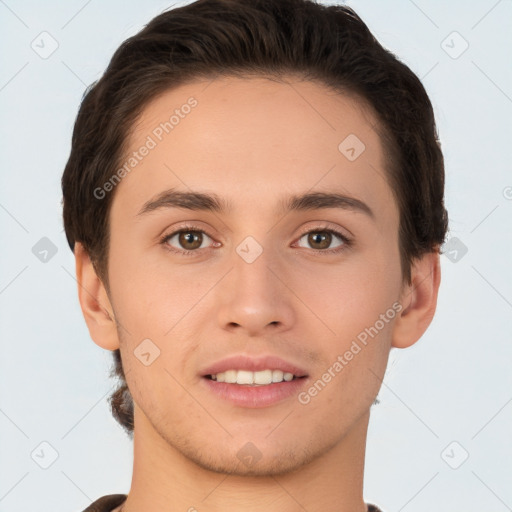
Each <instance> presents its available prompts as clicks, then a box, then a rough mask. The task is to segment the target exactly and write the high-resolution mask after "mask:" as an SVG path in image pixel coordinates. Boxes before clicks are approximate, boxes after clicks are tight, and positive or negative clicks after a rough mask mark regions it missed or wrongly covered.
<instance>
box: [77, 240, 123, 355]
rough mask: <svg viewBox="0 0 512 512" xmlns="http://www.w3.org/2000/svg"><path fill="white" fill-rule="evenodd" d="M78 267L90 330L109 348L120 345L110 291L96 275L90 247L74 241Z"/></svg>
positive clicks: (83, 308)
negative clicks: (109, 296)
mask: <svg viewBox="0 0 512 512" xmlns="http://www.w3.org/2000/svg"><path fill="white" fill-rule="evenodd" d="M73 252H74V254H75V264H76V265H75V268H76V279H77V283H78V300H79V301H80V307H81V308H82V314H83V315H84V318H85V322H86V323H87V327H88V329H89V334H90V336H91V338H92V340H93V341H94V343H96V345H98V346H100V347H102V348H104V349H106V350H115V349H117V348H119V338H118V335H117V329H116V322H115V319H114V313H113V308H112V305H111V304H110V299H109V298H108V294H107V291H106V289H105V287H104V285H103V283H102V281H101V280H100V279H99V277H98V276H97V275H96V270H95V269H94V266H93V264H92V262H91V260H90V258H89V255H88V253H87V251H86V250H85V249H84V247H83V245H82V244H81V243H80V242H75V247H74V251H73Z"/></svg>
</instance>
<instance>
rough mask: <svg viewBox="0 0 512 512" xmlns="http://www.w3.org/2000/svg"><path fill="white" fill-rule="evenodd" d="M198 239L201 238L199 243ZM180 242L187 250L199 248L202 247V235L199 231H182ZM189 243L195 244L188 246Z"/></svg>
mask: <svg viewBox="0 0 512 512" xmlns="http://www.w3.org/2000/svg"><path fill="white" fill-rule="evenodd" d="M198 240H199V244H197V241H198ZM194 242H196V243H195V244H194ZM179 243H180V244H181V246H182V247H184V248H185V249H187V250H191V249H197V248H199V247H201V243H202V235H201V234H200V232H199V231H183V232H181V233H180V236H179ZM187 244H192V245H193V246H192V247H190V246H188V247H187Z"/></svg>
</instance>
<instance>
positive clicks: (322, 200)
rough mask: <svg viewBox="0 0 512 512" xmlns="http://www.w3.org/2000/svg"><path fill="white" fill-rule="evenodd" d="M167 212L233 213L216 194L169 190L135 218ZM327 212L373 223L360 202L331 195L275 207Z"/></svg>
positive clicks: (317, 194) (306, 196) (310, 195)
mask: <svg viewBox="0 0 512 512" xmlns="http://www.w3.org/2000/svg"><path fill="white" fill-rule="evenodd" d="M168 208H184V209H187V210H193V211H212V212H218V213H227V212H230V211H232V208H233V207H232V204H231V202H230V201H227V200H225V199H222V198H220V197H219V196H218V195H217V194H213V193H203V192H183V191H178V190H174V189H169V190H165V191H163V192H161V193H160V194H158V195H156V196H155V197H153V198H151V199H150V200H149V201H146V202H145V203H144V205H143V206H142V208H141V209H140V211H139V212H138V213H137V217H141V216H144V215H146V214H148V213H149V212H153V211H155V210H160V209H168ZM328 208H338V209H342V210H349V211H353V212H358V213H363V214H365V215H367V216H368V217H370V218H371V219H373V220H374V219H375V214H374V212H373V211H372V210H371V208H370V207H369V206H368V205H367V204H366V203H364V202H363V201H361V200H360V199H356V198H355V197H350V196H346V195H343V194H338V193H333V192H310V193H305V194H302V195H292V196H290V197H288V198H283V199H281V201H280V202H279V203H278V213H282V212H291V211H309V210H319V209H328Z"/></svg>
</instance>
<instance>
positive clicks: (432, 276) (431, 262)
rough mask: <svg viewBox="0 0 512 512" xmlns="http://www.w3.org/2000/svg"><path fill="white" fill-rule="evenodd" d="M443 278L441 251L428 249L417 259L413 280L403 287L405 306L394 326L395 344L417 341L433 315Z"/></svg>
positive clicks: (403, 302)
mask: <svg viewBox="0 0 512 512" xmlns="http://www.w3.org/2000/svg"><path fill="white" fill-rule="evenodd" d="M440 282H441V267H440V258H439V253H438V252H429V253H426V254H424V255H423V256H422V257H420V258H418V259H417V260H415V261H414V263H413V266H412V269H411V284H410V285H408V286H405V287H404V290H403V292H402V295H401V298H400V303H401V304H402V305H403V310H402V311H401V312H400V313H399V316H398V318H397V320H396V321H395V325H394V326H393V338H392V343H391V346H392V347H396V348H406V347H410V346H411V345H413V344H414V343H416V342H417V341H418V340H419V339H420V338H421V336H422V335H423V334H424V333H425V331H426V330H427V328H428V326H429V325H430V323H431V322H432V319H433V318H434V313H435V311H436V305H437V295H438V291H439V284H440Z"/></svg>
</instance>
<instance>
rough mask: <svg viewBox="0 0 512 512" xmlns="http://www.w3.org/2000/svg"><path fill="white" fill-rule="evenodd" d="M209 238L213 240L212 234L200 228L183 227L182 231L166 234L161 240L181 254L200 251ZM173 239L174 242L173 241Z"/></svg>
mask: <svg viewBox="0 0 512 512" xmlns="http://www.w3.org/2000/svg"><path fill="white" fill-rule="evenodd" d="M175 239H176V240H175ZM205 239H206V240H205ZM208 239H210V241H212V239H211V238H210V236H208V235H207V234H206V233H205V232H204V231H201V230H199V229H181V230H180V231H175V232H174V233H171V234H170V235H167V236H165V237H164V238H163V239H162V240H161V243H162V244H164V245H165V246H166V248H167V249H169V250H170V251H174V252H177V253H181V254H191V253H193V252H198V249H202V248H204V247H203V244H204V242H205V241H207V240H208ZM172 241H173V243H171V242H172Z"/></svg>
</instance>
